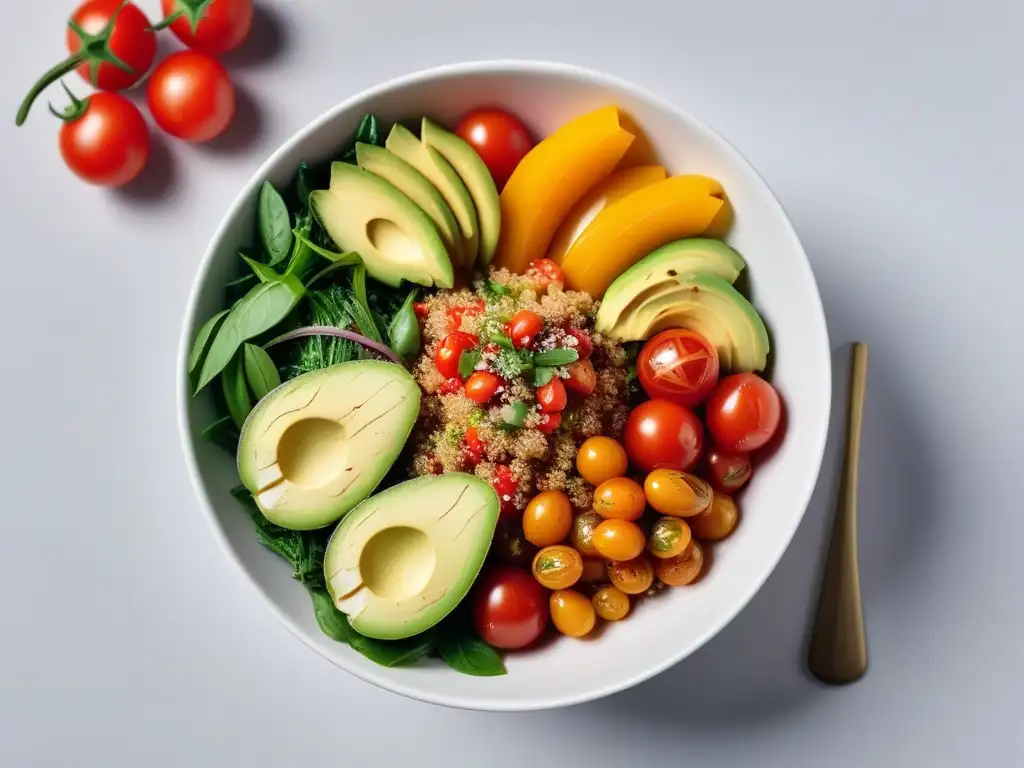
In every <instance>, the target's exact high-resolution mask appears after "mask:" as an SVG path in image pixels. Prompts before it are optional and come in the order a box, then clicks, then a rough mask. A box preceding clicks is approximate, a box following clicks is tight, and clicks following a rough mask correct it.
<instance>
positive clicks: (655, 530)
mask: <svg viewBox="0 0 1024 768" xmlns="http://www.w3.org/2000/svg"><path fill="white" fill-rule="evenodd" d="M692 540H693V536H692V534H691V533H690V526H688V525H687V524H686V523H684V522H683V521H682V520H680V519H679V518H678V517H663V518H661V519H660V520H658V521H657V522H655V523H654V525H653V526H652V527H651V535H650V536H648V537H647V551H648V552H650V553H651V554H652V555H653V556H654V557H660V558H668V557H675V556H676V555H681V554H682V553H683V552H685V551H686V548H687V547H688V546H690V542H691V541H692Z"/></svg>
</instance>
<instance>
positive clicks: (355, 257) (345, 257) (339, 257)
mask: <svg viewBox="0 0 1024 768" xmlns="http://www.w3.org/2000/svg"><path fill="white" fill-rule="evenodd" d="M295 237H296V238H298V239H299V241H301V242H302V243H303V245H305V246H306V247H307V248H309V249H310V250H311V251H313V253H315V254H317V255H318V256H323V257H324V258H325V259H327V260H328V261H330V262H333V263H335V264H337V263H338V262H343V263H344V266H350V267H351V266H355V265H356V264H362V263H363V260H362V259H361V258H359V254H358V253H356V252H355V251H347V252H345V253H338V252H337V251H330V250H328V249H327V248H324V247H322V246H319V245H317V244H316V243H314V242H313V241H312V240H310V239H309V237H307V235H306V234H305V233H304V232H300V231H298V230H296V232H295Z"/></svg>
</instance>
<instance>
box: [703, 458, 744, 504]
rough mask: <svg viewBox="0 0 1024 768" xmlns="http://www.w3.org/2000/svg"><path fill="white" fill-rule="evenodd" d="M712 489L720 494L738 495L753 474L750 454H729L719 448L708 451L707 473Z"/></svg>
mask: <svg viewBox="0 0 1024 768" xmlns="http://www.w3.org/2000/svg"><path fill="white" fill-rule="evenodd" d="M705 474H706V476H707V478H708V480H710V481H711V487H712V488H714V489H715V490H716V491H718V492H719V493H730V494H731V493H736V491H738V490H739V489H740V488H742V487H743V486H744V485H746V484H747V481H748V480H750V476H751V475H752V474H753V467H752V466H751V463H750V454H749V453H729V452H728V451H723V450H720V449H718V448H714V449H712V450H710V451H708V455H707V472H706V473H705Z"/></svg>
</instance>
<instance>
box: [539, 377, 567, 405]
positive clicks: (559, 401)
mask: <svg viewBox="0 0 1024 768" xmlns="http://www.w3.org/2000/svg"><path fill="white" fill-rule="evenodd" d="M568 402H569V398H568V395H566V393H565V385H564V384H563V383H562V380H561V379H559V378H554V379H552V380H551V381H549V382H548V383H547V384H545V385H544V386H542V387H537V403H538V404H539V405H540V409H541V410H542V411H544V412H545V413H555V412H560V411H564V410H565V406H566V404H567V403H568Z"/></svg>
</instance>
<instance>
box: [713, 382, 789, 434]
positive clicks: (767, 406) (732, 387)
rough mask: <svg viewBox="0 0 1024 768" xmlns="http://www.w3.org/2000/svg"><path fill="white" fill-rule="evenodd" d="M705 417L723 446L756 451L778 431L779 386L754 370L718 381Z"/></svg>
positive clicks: (779, 412)
mask: <svg viewBox="0 0 1024 768" xmlns="http://www.w3.org/2000/svg"><path fill="white" fill-rule="evenodd" d="M705 418H706V419H707V422H708V431H709V432H711V436H712V437H713V438H714V440H715V442H716V443H717V444H718V447H719V448H724V449H725V450H727V451H753V450H757V449H758V448H760V447H762V446H763V445H765V443H767V442H768V441H769V440H771V439H772V437H773V436H774V435H775V430H776V429H778V427H779V421H780V420H781V418H782V403H781V402H780V400H779V394H778V392H776V391H775V388H774V387H773V386H772V385H771V384H769V383H768V382H767V381H765V380H764V379H762V378H761V377H760V376H757V375H755V374H753V373H736V374H733V375H732V376H727V377H726V378H724V379H722V380H721V381H720V382H718V386H717V387H715V389H714V391H713V392H712V393H711V397H709V398H708V402H707V408H706V414H705Z"/></svg>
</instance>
